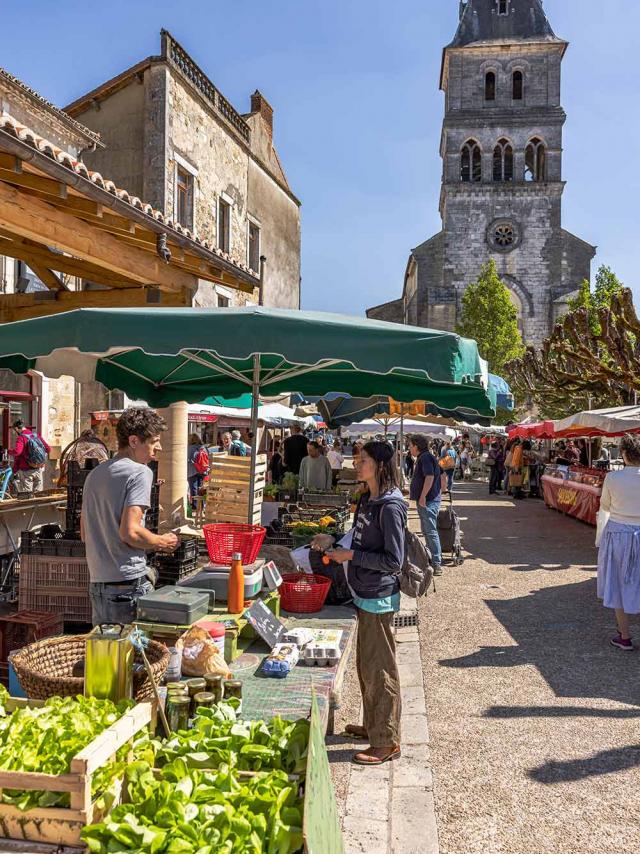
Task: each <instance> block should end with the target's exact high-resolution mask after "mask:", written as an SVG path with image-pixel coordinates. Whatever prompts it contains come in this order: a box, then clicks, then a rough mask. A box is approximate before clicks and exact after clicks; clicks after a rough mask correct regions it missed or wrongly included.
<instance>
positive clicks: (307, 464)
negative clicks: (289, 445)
mask: <svg viewBox="0 0 640 854" xmlns="http://www.w3.org/2000/svg"><path fill="white" fill-rule="evenodd" d="M307 451H308V456H306V457H305V458H304V459H303V460H302V463H301V464H300V481H299V486H300V489H315V490H317V491H318V492H331V489H332V485H333V472H332V471H331V463H330V462H329V460H328V459H327V458H326V457H325V455H324V454H323V453H322V448H321V446H320V442H317V441H315V440H313V441H311V442H308V443H307Z"/></svg>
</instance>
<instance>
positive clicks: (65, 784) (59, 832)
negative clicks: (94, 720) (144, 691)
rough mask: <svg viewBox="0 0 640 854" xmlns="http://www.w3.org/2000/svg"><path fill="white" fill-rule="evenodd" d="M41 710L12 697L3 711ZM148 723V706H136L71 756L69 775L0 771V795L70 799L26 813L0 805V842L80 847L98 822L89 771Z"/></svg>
mask: <svg viewBox="0 0 640 854" xmlns="http://www.w3.org/2000/svg"><path fill="white" fill-rule="evenodd" d="M42 705H43V702H42V701H39V700H23V699H20V698H18V697H12V698H11V699H10V700H9V701H8V702H7V709H8V711H14V710H15V709H18V708H25V707H26V706H30V707H37V706H42ZM150 722H151V704H150V703H138V705H137V706H134V707H133V708H132V709H131V710H130V711H128V712H126V713H125V714H124V715H123V716H122V717H121V718H119V720H117V721H116V722H115V723H114V724H112V725H111V726H110V727H109V728H108V729H106V730H105V731H104V732H102V733H101V734H100V735H99V736H97V737H96V738H95V739H94V740H93V741H92V742H91V743H90V744H88V745H87V746H86V747H85V748H84V749H83V750H81V751H80V753H78V754H76V756H74V758H73V759H72V760H71V768H70V771H69V773H68V774H37V773H34V772H31V771H2V770H0V790H2V789H3V788H4V789H35V790H37V791H49V792H69V793H70V796H71V805H70V806H69V807H35V808H34V809H31V810H27V811H26V812H23V811H22V810H19V809H18V808H17V807H14V806H11V805H10V804H3V803H0V837H5V838H9V839H26V840H29V841H30V842H39V843H43V844H49V845H82V844H83V843H82V842H81V839H80V832H81V831H82V829H83V828H84V827H86V825H88V824H92V823H93V822H94V821H100V820H101V819H102V817H103V816H102V815H100V813H99V811H98V809H97V808H96V805H95V803H94V802H93V801H92V799H91V779H92V776H93V774H94V772H95V771H97V770H98V769H99V768H101V767H102V766H103V765H105V764H106V763H107V762H108V761H109V760H110V759H111V758H112V757H113V756H114V755H115V754H116V753H117V751H118V750H119V749H120V748H121V747H123V746H124V745H125V744H126V743H127V742H128V741H130V740H131V739H132V738H133V737H134V736H135V735H136V733H138V732H140V730H141V729H143V728H144V727H145V726H147V725H148V724H149V723H150Z"/></svg>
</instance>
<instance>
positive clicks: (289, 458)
mask: <svg viewBox="0 0 640 854" xmlns="http://www.w3.org/2000/svg"><path fill="white" fill-rule="evenodd" d="M282 449H283V451H282V453H283V457H284V467H285V469H286V471H290V472H292V474H296V475H297V474H300V466H301V464H302V461H303V459H304V458H305V457H306V456H307V453H308V450H307V438H306V436H305V435H304V433H303V432H302V427H300V425H299V424H294V425H293V427H292V428H291V435H290V436H287V438H286V439H285V440H284V442H283V443H282Z"/></svg>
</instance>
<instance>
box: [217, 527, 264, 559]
mask: <svg viewBox="0 0 640 854" xmlns="http://www.w3.org/2000/svg"><path fill="white" fill-rule="evenodd" d="M202 532H203V534H204V541H205V543H206V544H207V551H208V552H209V558H210V559H211V563H217V564H222V565H223V566H231V560H232V558H233V554H234V552H240V553H241V554H242V563H243V565H244V566H250V565H251V564H252V563H255V561H256V558H257V557H258V552H259V551H260V549H261V548H262V542H263V540H264V537H265V534H266V533H267V529H266V528H263V527H261V526H260V525H240V524H238V525H232V524H222V523H218V524H213V525H204V526H203V528H202Z"/></svg>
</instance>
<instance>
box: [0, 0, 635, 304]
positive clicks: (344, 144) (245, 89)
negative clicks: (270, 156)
mask: <svg viewBox="0 0 640 854" xmlns="http://www.w3.org/2000/svg"><path fill="white" fill-rule="evenodd" d="M544 5H545V8H546V11H547V14H548V16H549V18H550V21H551V24H552V26H553V28H554V30H555V32H556V33H557V34H558V35H559V36H561V37H563V38H565V39H567V40H568V41H570V42H571V46H570V48H569V51H568V52H567V55H566V58H565V61H564V77H563V104H564V107H565V109H566V111H567V113H568V121H567V125H566V128H565V138H564V178H565V180H566V181H567V182H568V185H567V189H566V190H565V196H564V212H563V225H564V226H565V228H568V229H569V230H570V231H573V232H574V233H575V234H577V235H578V236H580V237H582V238H583V239H585V240H588V241H589V242H591V243H594V244H596V245H597V246H598V255H597V257H596V261H595V264H594V268H593V269H594V272H595V269H596V266H597V265H598V264H600V263H605V264H608V265H609V266H611V267H612V268H613V269H614V270H615V271H616V272H617V273H618V275H619V276H620V278H621V279H622V280H623V281H625V283H627V284H628V285H630V286H631V287H633V288H634V291H635V294H636V297H639V296H640V286H638V285H637V284H636V283H637V281H638V278H637V277H636V276H635V273H636V268H637V267H638V265H639V261H640V241H638V234H637V232H638V220H639V216H638V200H639V199H640V167H639V166H638V163H639V162H640V156H639V155H640V109H639V107H640V103H639V101H640V99H639V96H638V76H637V64H636V55H637V52H638V45H637V34H638V32H640V3H637V2H630V0H606V2H602V0H545V4H544ZM2 6H3V24H4V32H5V33H14V36H15V37H14V38H5V39H3V46H2V51H1V52H0V65H2V66H4V67H5V68H6V69H7V70H9V71H10V72H11V73H13V74H15V75H16V76H18V77H19V78H21V79H22V80H23V81H25V82H26V83H28V84H29V85H31V86H33V87H34V88H35V89H36V90H38V91H39V92H40V93H41V94H43V95H44V96H45V97H47V98H49V99H50V100H52V101H53V102H54V103H56V104H58V105H61V106H63V105H64V104H66V103H69V102H70V101H72V100H73V99H75V98H76V97H77V96H79V95H80V94H82V93H84V92H86V91H88V90H90V89H92V88H93V87H94V86H96V85H98V84H99V83H101V82H103V81H104V80H106V79H108V78H109V77H112V76H113V75H115V74H117V73H118V72H120V71H122V70H124V69H125V68H126V67H128V66H129V65H132V64H133V63H135V62H137V61H138V60H140V59H142V58H144V57H145V56H148V55H150V54H154V53H157V52H158V51H159V31H160V29H161V27H165V28H167V29H169V30H170V31H171V32H172V33H173V35H174V36H175V37H176V38H177V39H178V40H179V41H180V42H181V43H182V44H183V45H184V47H185V48H186V49H187V50H188V51H189V52H190V53H191V55H192V56H193V57H194V58H195V59H196V61H197V62H198V63H199V64H200V65H201V67H202V68H203V69H204V70H205V71H206V72H207V73H208V74H209V76H210V77H211V79H212V80H213V81H214V83H215V84H216V85H217V86H218V87H219V88H220V89H221V90H222V92H223V93H224V94H225V95H226V97H227V98H229V100H231V102H232V103H233V104H234V105H235V107H236V108H237V109H238V110H240V111H241V112H245V111H247V110H248V105H249V95H250V93H251V92H252V91H253V90H254V89H256V88H260V89H261V90H262V91H263V92H264V94H265V95H266V96H267V98H269V100H270V101H271V102H272V103H273V106H274V108H275V111H276V113H275V140H276V144H277V148H278V151H279V153H280V156H281V159H282V161H283V164H284V167H285V170H286V172H287V175H288V178H289V182H290V184H291V186H292V188H293V190H294V192H295V193H296V194H297V195H298V196H299V198H301V200H302V202H303V208H302V216H303V220H302V223H303V224H302V237H303V257H302V263H303V307H304V308H313V309H332V310H339V311H344V312H348V313H354V314H359V313H361V312H362V311H363V310H364V308H365V307H367V306H369V305H375V304H377V303H379V302H384V301H385V300H387V299H393V298H395V297H397V296H399V295H400V293H401V290H402V281H403V275H404V268H405V265H406V261H407V257H408V252H409V250H410V249H411V247H413V246H416V245H417V244H419V243H420V242H422V241H423V240H424V239H426V238H427V237H430V236H431V235H432V234H434V233H435V232H436V231H438V230H439V228H440V221H439V217H438V194H439V181H440V173H441V161H440V158H439V156H438V143H439V136H440V125H441V120H442V109H443V105H442V93H441V92H439V90H438V74H439V68H440V57H441V48H442V46H443V45H444V44H446V43H447V42H448V41H450V40H451V38H452V36H453V33H454V31H455V28H456V24H457V14H458V11H457V10H458V0H395V2H393V3H392V2H389V0H386V2H381V0H323V2H318V0H227V2H224V3H223V2H219V0H188V2H183V3H176V2H175V0H173V2H167V0H153V2H152V0H135V2H131V0H110V2H107V3H86V2H84V0H83V2H77V0H61V2H58V3H52V2H51V0H47V2H44V0H3V2H2Z"/></svg>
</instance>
